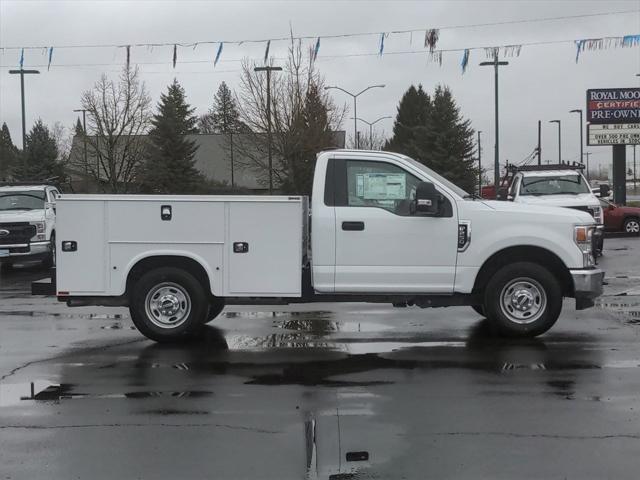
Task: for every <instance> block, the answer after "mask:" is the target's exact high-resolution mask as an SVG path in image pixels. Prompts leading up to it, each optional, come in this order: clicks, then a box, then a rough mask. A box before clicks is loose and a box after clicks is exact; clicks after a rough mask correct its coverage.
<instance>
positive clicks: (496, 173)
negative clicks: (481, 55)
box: [480, 53, 509, 198]
mask: <svg viewBox="0 0 640 480" xmlns="http://www.w3.org/2000/svg"><path fill="white" fill-rule="evenodd" d="M505 65H509V62H499V61H498V54H497V53H496V54H494V56H493V61H492V62H481V63H480V66H481V67H486V66H492V67H493V69H494V78H495V81H494V82H495V110H496V112H495V116H496V127H495V128H496V145H495V159H494V162H493V168H494V172H493V181H494V187H495V192H496V198H497V195H498V187H499V183H500V131H499V121H498V67H501V66H505Z"/></svg>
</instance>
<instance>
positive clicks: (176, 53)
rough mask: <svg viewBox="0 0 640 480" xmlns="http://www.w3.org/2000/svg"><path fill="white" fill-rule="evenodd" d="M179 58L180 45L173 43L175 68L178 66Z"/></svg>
mask: <svg viewBox="0 0 640 480" xmlns="http://www.w3.org/2000/svg"><path fill="white" fill-rule="evenodd" d="M177 60H178V46H177V45H176V44H175V43H174V44H173V68H176V61H177Z"/></svg>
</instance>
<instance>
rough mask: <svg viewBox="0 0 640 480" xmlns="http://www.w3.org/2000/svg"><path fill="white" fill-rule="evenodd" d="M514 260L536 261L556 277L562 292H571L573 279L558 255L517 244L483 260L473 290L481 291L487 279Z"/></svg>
mask: <svg viewBox="0 0 640 480" xmlns="http://www.w3.org/2000/svg"><path fill="white" fill-rule="evenodd" d="M514 262H531V263H537V264H539V265H541V266H543V267H545V268H547V269H549V271H550V272H551V273H552V274H553V275H554V276H555V277H556V278H557V279H558V281H559V282H560V285H562V293H563V295H564V296H569V295H571V294H572V293H573V280H572V278H571V274H570V273H569V269H568V268H567V267H566V265H565V264H564V263H563V261H562V260H560V258H558V256H557V255H556V254H555V253H553V252H550V251H549V250H546V249H544V248H541V247H535V246H524V245H523V246H519V247H509V248H505V249H503V250H500V251H499V252H496V253H494V254H493V255H492V256H491V257H489V258H488V259H487V261H485V262H484V264H483V265H482V267H481V268H480V271H479V272H478V275H477V276H476V281H475V283H474V285H473V292H474V293H480V292H482V290H483V288H484V286H485V285H486V284H487V282H488V281H489V279H490V278H491V277H492V276H493V275H494V274H495V273H496V272H497V271H498V270H499V269H500V268H502V267H504V266H505V265H508V264H510V263H514Z"/></svg>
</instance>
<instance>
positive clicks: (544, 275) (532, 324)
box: [484, 262, 562, 337]
mask: <svg viewBox="0 0 640 480" xmlns="http://www.w3.org/2000/svg"><path fill="white" fill-rule="evenodd" d="M561 310H562V288H561V286H560V283H559V282H558V280H557V279H556V277H555V276H554V275H553V274H552V273H551V272H549V270H547V269H546V268H544V267H543V266H541V265H538V264H536V263H530V262H518V263H513V264H511V265H506V266H504V267H502V268H501V269H500V270H498V271H497V272H496V273H495V274H494V275H493V277H492V278H491V280H489V282H488V284H487V288H486V291H485V304H484V311H485V312H486V314H487V318H488V319H489V322H490V324H491V327H492V329H493V330H494V332H496V333H498V334H500V335H504V336H508V337H535V336H536V335H540V334H542V333H544V332H546V331H547V330H549V329H550V328H551V327H552V326H553V324H554V323H556V321H557V320H558V317H559V316H560V311H561Z"/></svg>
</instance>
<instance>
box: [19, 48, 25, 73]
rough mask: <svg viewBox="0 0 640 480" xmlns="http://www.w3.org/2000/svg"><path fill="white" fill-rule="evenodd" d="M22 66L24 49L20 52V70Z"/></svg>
mask: <svg viewBox="0 0 640 480" xmlns="http://www.w3.org/2000/svg"><path fill="white" fill-rule="evenodd" d="M23 66H24V48H23V49H22V50H20V69H22V67H23Z"/></svg>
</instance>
